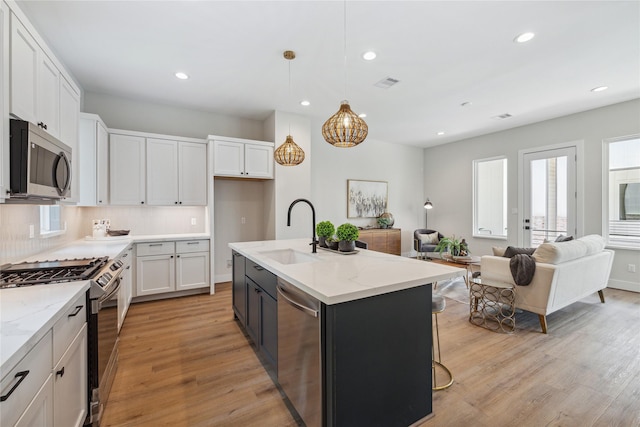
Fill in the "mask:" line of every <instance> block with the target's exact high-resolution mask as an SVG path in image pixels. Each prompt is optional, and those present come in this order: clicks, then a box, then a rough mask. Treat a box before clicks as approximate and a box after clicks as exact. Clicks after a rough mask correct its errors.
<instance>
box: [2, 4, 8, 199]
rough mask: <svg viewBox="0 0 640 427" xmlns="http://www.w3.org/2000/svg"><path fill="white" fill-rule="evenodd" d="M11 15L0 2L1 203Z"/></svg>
mask: <svg viewBox="0 0 640 427" xmlns="http://www.w3.org/2000/svg"><path fill="white" fill-rule="evenodd" d="M9 15H10V12H9V8H8V7H7V5H6V4H5V3H4V2H0V82H1V83H0V117H1V118H2V119H1V120H0V202H2V201H4V199H5V195H6V194H7V190H9V38H10V31H9Z"/></svg>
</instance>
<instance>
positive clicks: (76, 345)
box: [53, 323, 88, 427]
mask: <svg viewBox="0 0 640 427" xmlns="http://www.w3.org/2000/svg"><path fill="white" fill-rule="evenodd" d="M55 339H56V338H55V335H54V340H55ZM53 377H54V382H53V393H54V399H53V405H54V406H53V424H54V426H69V427H80V426H82V425H83V424H84V420H85V418H86V416H87V381H88V378H87V325H86V323H84V324H83V326H82V328H81V329H80V331H79V332H78V333H77V335H76V337H75V339H74V340H73V342H72V343H71V344H70V345H69V347H68V348H67V350H66V351H65V353H64V354H63V356H62V357H61V358H60V360H59V361H58V363H57V365H56V366H55V367H54V368H53Z"/></svg>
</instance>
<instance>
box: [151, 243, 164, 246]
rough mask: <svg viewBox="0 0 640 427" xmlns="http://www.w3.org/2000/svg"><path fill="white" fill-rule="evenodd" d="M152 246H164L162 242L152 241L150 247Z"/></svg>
mask: <svg viewBox="0 0 640 427" xmlns="http://www.w3.org/2000/svg"><path fill="white" fill-rule="evenodd" d="M151 246H162V243H151V244H149V247H151Z"/></svg>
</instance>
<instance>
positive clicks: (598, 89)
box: [591, 86, 609, 92]
mask: <svg viewBox="0 0 640 427" xmlns="http://www.w3.org/2000/svg"><path fill="white" fill-rule="evenodd" d="M607 89H609V86H598V87H594V88H593V89H591V92H602V91H603V90H607Z"/></svg>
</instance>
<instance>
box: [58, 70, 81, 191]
mask: <svg viewBox="0 0 640 427" xmlns="http://www.w3.org/2000/svg"><path fill="white" fill-rule="evenodd" d="M59 112H60V124H59V128H60V132H59V133H60V136H59V139H60V140H61V141H62V142H64V143H65V144H67V145H68V146H70V147H71V150H72V155H71V162H72V169H71V170H72V171H74V172H73V174H74V176H72V177H71V197H69V198H68V199H67V201H68V202H77V201H78V199H79V197H80V186H79V185H80V179H79V174H78V173H77V172H76V171H78V170H79V169H80V157H79V155H78V154H79V153H78V151H79V150H78V126H79V118H80V95H79V94H78V93H76V91H75V89H74V88H73V86H72V85H71V84H70V83H69V82H68V81H67V79H65V78H64V77H63V76H60V109H59Z"/></svg>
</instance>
